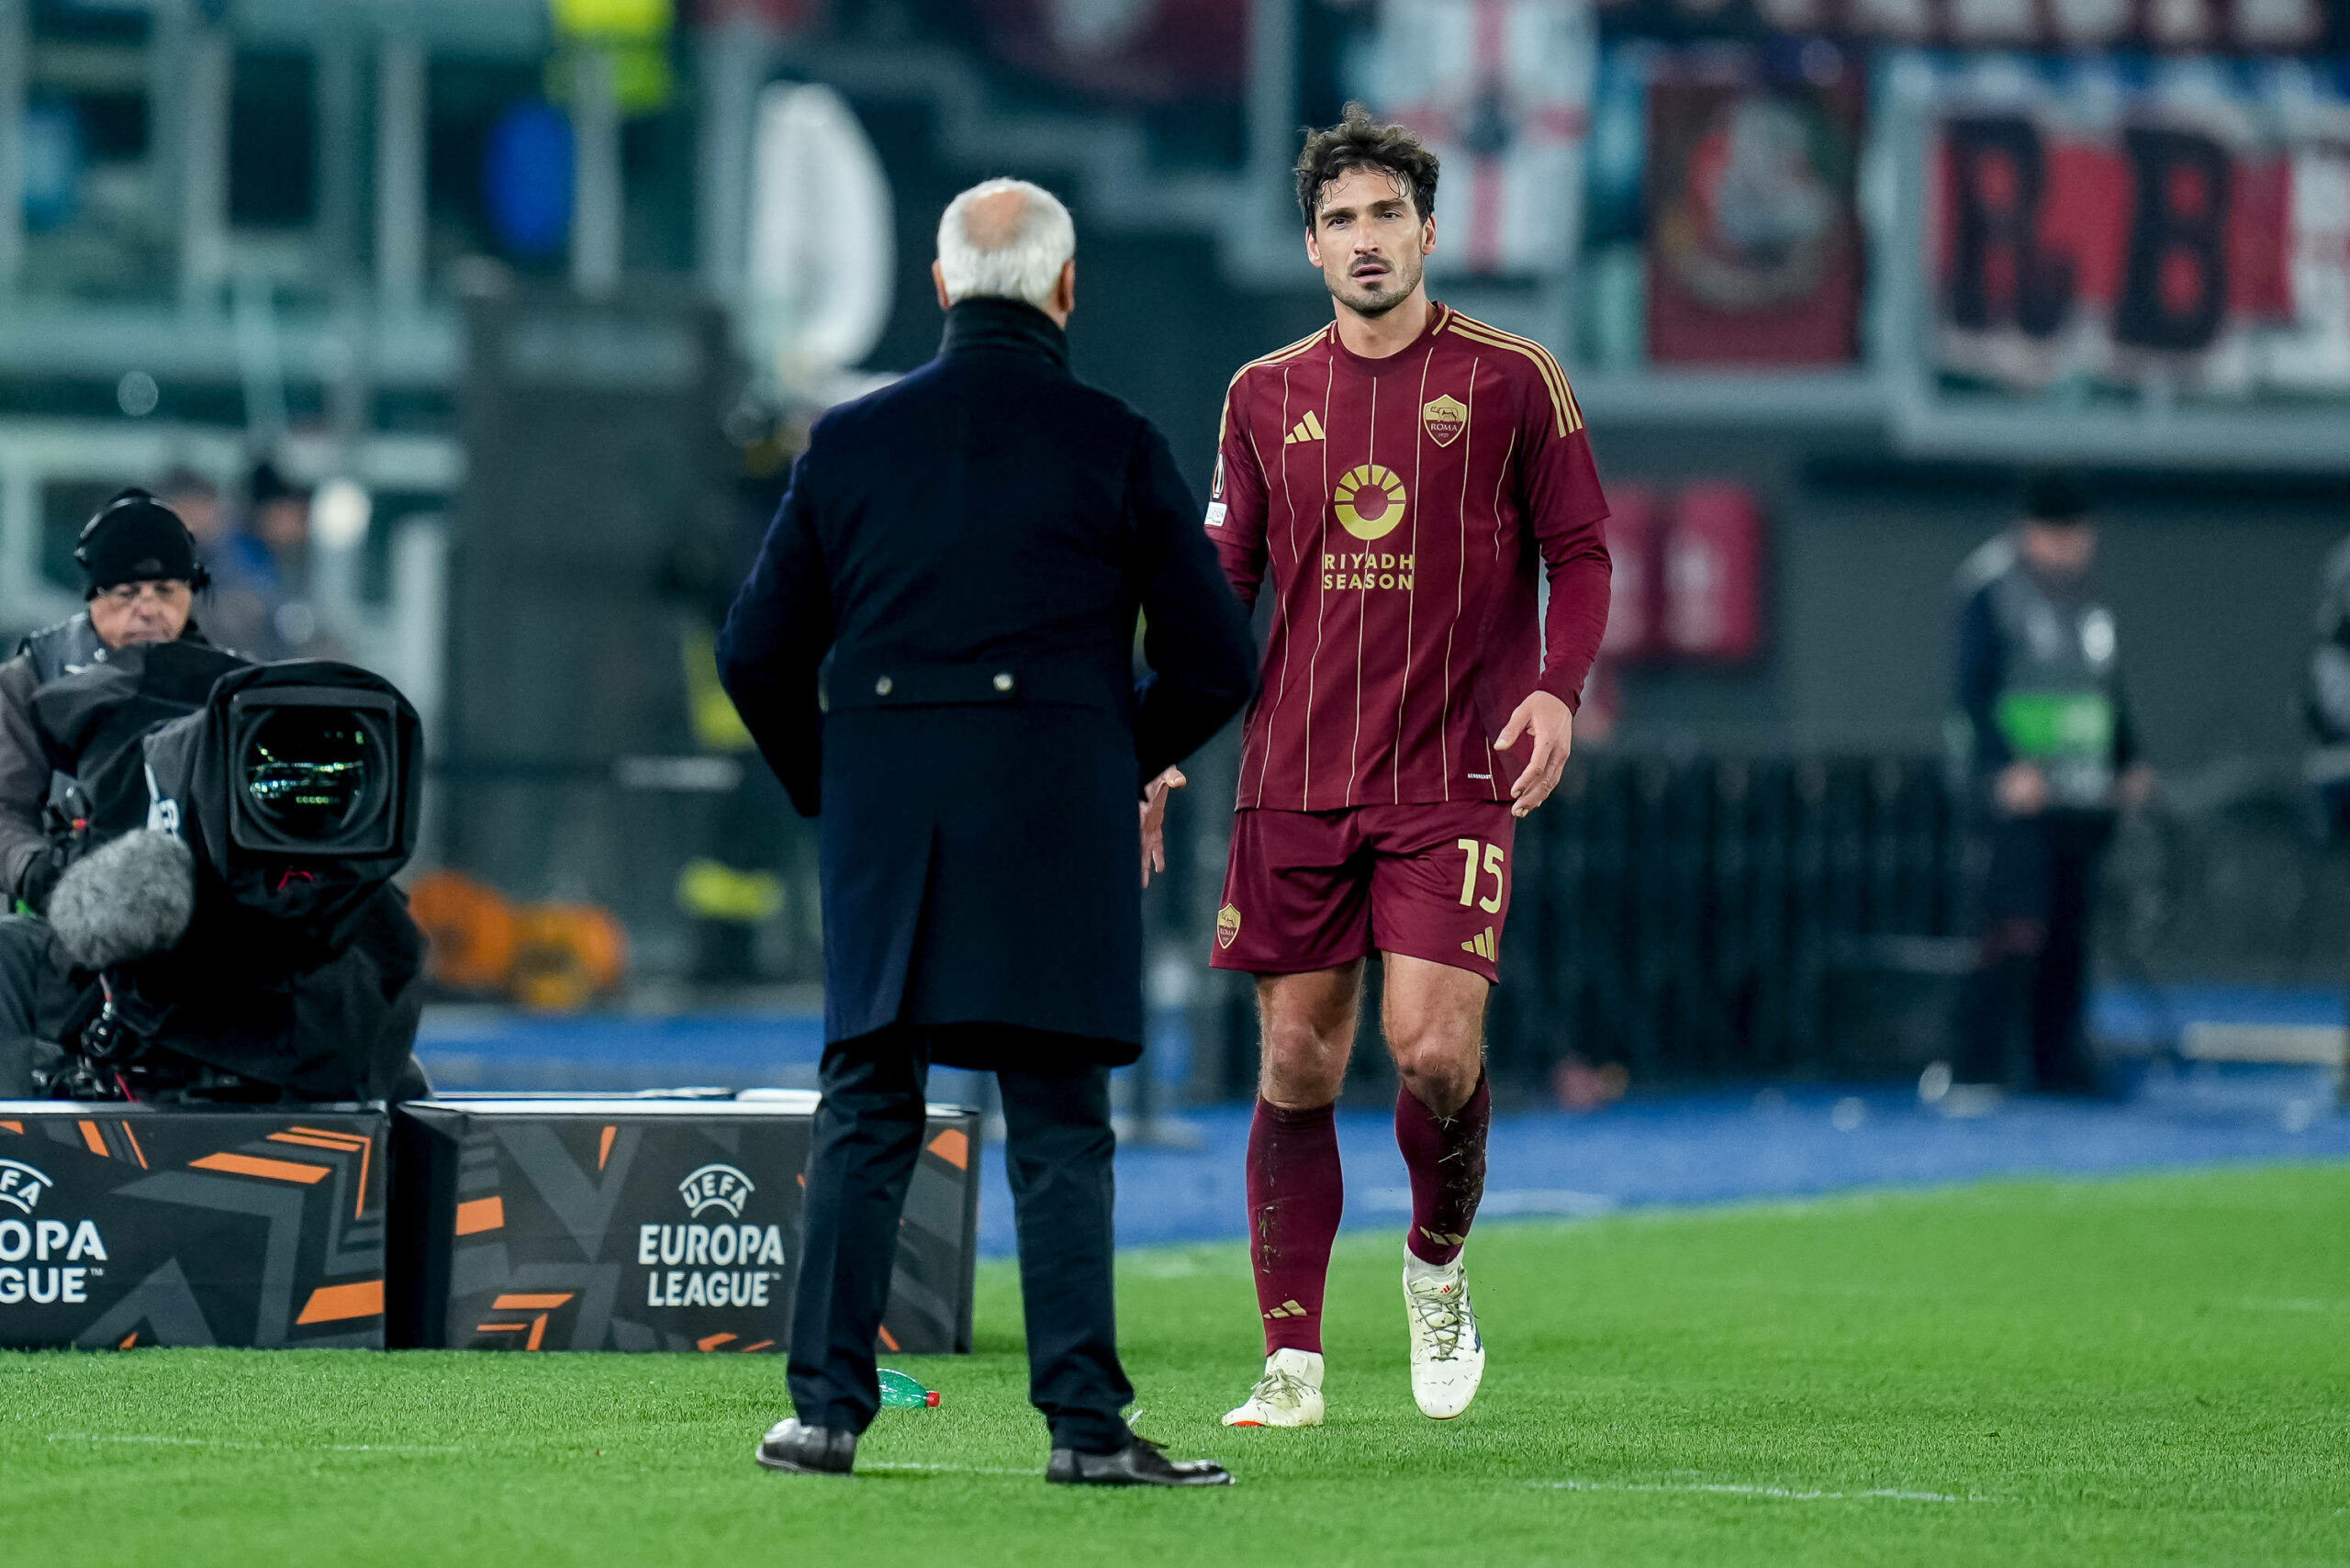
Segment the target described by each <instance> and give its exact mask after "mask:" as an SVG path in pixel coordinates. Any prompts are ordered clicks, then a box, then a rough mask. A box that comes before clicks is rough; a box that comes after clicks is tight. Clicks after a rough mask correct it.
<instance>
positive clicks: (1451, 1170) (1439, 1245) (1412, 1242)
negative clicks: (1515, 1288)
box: [1260, 1073, 1494, 1288]
mask: <svg viewBox="0 0 2350 1568" xmlns="http://www.w3.org/2000/svg"><path fill="white" fill-rule="evenodd" d="M1493 1121H1494V1097H1493V1095H1492V1094H1491V1093H1490V1092H1487V1090H1486V1088H1485V1077H1484V1074H1483V1073H1479V1074H1478V1075H1477V1088H1476V1090H1475V1092H1472V1094H1471V1095H1470V1096H1469V1103H1467V1104H1465V1105H1463V1106H1461V1107H1460V1109H1459V1110H1458V1111H1455V1112H1454V1113H1453V1114H1451V1115H1449V1116H1439V1115H1438V1114H1436V1113H1435V1112H1433V1111H1431V1110H1429V1109H1428V1108H1427V1106H1426V1105H1423V1104H1422V1103H1420V1102H1419V1100H1418V1099H1417V1098H1416V1096H1415V1095H1414V1094H1413V1093H1412V1092H1411V1091H1410V1090H1408V1089H1399V1090H1397V1091H1396V1092H1395V1147H1396V1148H1400V1149H1402V1150H1403V1151H1404V1169H1405V1170H1408V1171H1410V1172H1411V1175H1412V1233H1411V1235H1409V1236H1408V1237H1406V1238H1404V1245H1405V1246H1406V1247H1409V1248H1410V1249H1411V1250H1412V1256H1414V1257H1415V1258H1417V1259H1418V1260H1420V1261H1422V1262H1423V1263H1437V1264H1444V1263H1449V1262H1451V1261H1452V1260H1454V1259H1455V1258H1458V1257H1460V1248H1461V1245H1462V1243H1464V1242H1466V1241H1467V1240H1468V1239H1469V1223H1470V1221H1472V1220H1473V1219H1475V1218H1476V1217H1477V1201H1478V1200H1479V1199H1480V1198H1483V1196H1484V1195H1485V1131H1486V1129H1487V1128H1488V1127H1490V1126H1493ZM1260 1288H1261V1287H1260Z"/></svg>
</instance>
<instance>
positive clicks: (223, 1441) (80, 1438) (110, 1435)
mask: <svg viewBox="0 0 2350 1568" xmlns="http://www.w3.org/2000/svg"><path fill="white" fill-rule="evenodd" d="M48 1440H49V1441H50V1442H52V1443H160V1444H165V1445H168V1446H170V1447H173V1448H195V1449H252V1450H261V1451H263V1452H269V1453H320V1452H322V1453H464V1451H465V1450H464V1449H461V1448H436V1447H428V1446H423V1445H419V1444H412V1443H246V1442H239V1441H237V1440H236V1439H233V1438H167V1437H151V1436H146V1435H144V1434H140V1433H129V1432H51V1433H50V1434H49V1439H48Z"/></svg>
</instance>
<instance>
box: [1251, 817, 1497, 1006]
mask: <svg viewBox="0 0 2350 1568" xmlns="http://www.w3.org/2000/svg"><path fill="white" fill-rule="evenodd" d="M1516 825H1517V820H1516V818H1515V817H1513V816H1511V815H1510V814H1509V807H1508V806H1507V805H1505V804H1504V803H1502V802H1500V801H1446V802H1443V803H1440V804H1436V805H1414V806H1354V807H1350V808H1348V809H1347V810H1345V811H1337V812H1279V811H1268V810H1266V809H1264V808H1262V807H1259V808H1255V809H1252V810H1248V811H1242V812H1235V813H1234V816H1233V823H1232V861H1231V866H1230V868H1229V869H1228V870H1226V871H1225V879H1224V908H1223V909H1222V910H1220V911H1218V912H1217V914H1216V922H1215V951H1214V953H1213V954H1211V955H1210V957H1209V962H1211V963H1212V964H1214V966H1215V967H1216V968H1217V969H1241V970H1245V971H1247V972H1248V973H1250V974H1259V975H1286V974H1302V973H1304V972H1305V971H1307V970H1311V969H1337V968H1338V967H1339V966H1340V965H1342V964H1348V963H1352V962H1353V961H1354V960H1355V959H1357V958H1362V957H1363V956H1364V955H1366V954H1368V953H1371V952H1374V951H1376V952H1381V953H1403V954H1406V955H1408V956H1410V957H1412V958H1426V959H1427V960H1428V961H1429V962H1431V963H1437V964H1450V965H1452V966H1453V967H1454V968H1455V969H1469V970H1472V971H1473V972H1475V973H1477V974H1481V975H1483V976H1484V977H1485V978H1486V979H1487V980H1499V979H1500V978H1501V971H1500V969H1499V967H1498V960H1499V959H1500V957H1501V940H1502V924H1503V922H1504V921H1505V920H1506V919H1507V918H1508V917H1509V884H1510V864H1509V857H1510V846H1511V842H1512V840H1513V837H1514V836H1515V830H1516Z"/></svg>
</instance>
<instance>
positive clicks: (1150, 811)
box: [1142, 767, 1191, 888]
mask: <svg viewBox="0 0 2350 1568" xmlns="http://www.w3.org/2000/svg"><path fill="white" fill-rule="evenodd" d="M1190 782H1191V780H1190V779H1188V778H1184V777H1183V770H1182V769H1181V768H1180V767H1170V768H1169V769H1168V770H1167V771H1166V772H1164V773H1162V774H1160V775H1159V776H1158V778H1154V779H1152V780H1151V781H1150V783H1149V784H1148V785H1147V786H1146V787H1145V788H1144V790H1143V797H1142V885H1143V886H1144V887H1146V888H1147V887H1148V886H1150V874H1151V873H1152V872H1153V871H1164V870H1166V869H1167V794H1168V791H1169V790H1181V788H1182V787H1183V786H1184V785H1186V784H1188V783H1190Z"/></svg>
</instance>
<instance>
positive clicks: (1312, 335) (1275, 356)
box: [1215, 327, 1331, 451]
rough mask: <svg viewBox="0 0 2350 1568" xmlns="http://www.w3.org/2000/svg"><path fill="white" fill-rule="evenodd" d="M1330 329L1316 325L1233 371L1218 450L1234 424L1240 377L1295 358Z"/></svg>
mask: <svg viewBox="0 0 2350 1568" xmlns="http://www.w3.org/2000/svg"><path fill="white" fill-rule="evenodd" d="M1330 330H1331V329H1330V328H1328V327H1316V328H1315V329H1314V330H1312V331H1311V332H1308V333H1307V334H1306V335H1305V336H1304V337H1302V338H1300V339H1298V340H1297V342H1293V343H1292V344H1290V345H1289V346H1288V347H1287V348H1279V349H1275V350H1274V351H1273V352H1272V353H1269V354H1265V355H1262V356H1260V357H1259V358H1256V359H1252V360H1250V361H1249V362H1248V364H1244V365H1242V366H1241V367H1240V368H1239V369H1238V370H1236V371H1234V372H1233V373H1232V379H1231V380H1229V381H1227V382H1225V384H1224V412H1223V413H1222V414H1220V415H1218V416H1217V418H1216V421H1215V443H1216V448H1217V450H1218V451H1221V450H1223V447H1224V432H1225V431H1226V430H1227V429H1228V428H1230V426H1231V424H1232V393H1233V389H1234V388H1235V387H1237V386H1239V385H1240V378H1241V377H1242V376H1244V375H1248V373H1249V372H1250V371H1252V370H1260V369H1262V368H1264V367H1265V366H1266V365H1269V364H1281V362H1282V361H1284V360H1292V359H1295V358H1296V357H1297V356H1298V355H1300V354H1302V353H1305V352H1306V351H1307V350H1308V349H1310V348H1312V347H1313V346H1314V345H1315V344H1316V343H1318V342H1321V341H1322V339H1323V337H1324V336H1325V335H1326V333H1328V332H1329V331H1330Z"/></svg>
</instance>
